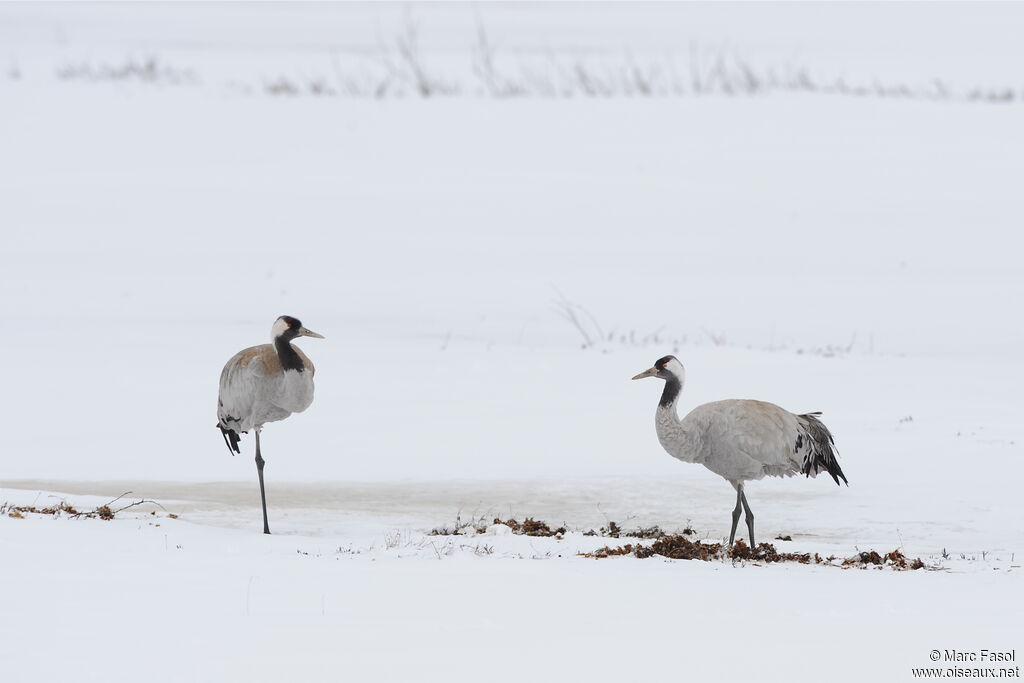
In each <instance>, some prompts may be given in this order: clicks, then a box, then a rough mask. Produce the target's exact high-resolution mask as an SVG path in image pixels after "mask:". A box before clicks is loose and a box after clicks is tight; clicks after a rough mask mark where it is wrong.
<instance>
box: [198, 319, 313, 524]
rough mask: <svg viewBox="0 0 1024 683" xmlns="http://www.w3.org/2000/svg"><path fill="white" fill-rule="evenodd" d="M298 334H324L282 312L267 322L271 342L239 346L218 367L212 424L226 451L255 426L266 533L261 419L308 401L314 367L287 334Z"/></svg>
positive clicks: (300, 407)
mask: <svg viewBox="0 0 1024 683" xmlns="http://www.w3.org/2000/svg"><path fill="white" fill-rule="evenodd" d="M297 337H315V338H317V339H323V337H322V336H321V335H319V334H317V333H316V332H312V331H310V330H307V329H306V328H305V327H303V326H302V323H301V322H299V321H298V320H297V319H295V318H292V317H290V316H281V317H280V318H278V319H277V320H276V321H275V322H274V326H273V327H272V328H271V339H272V343H270V344H261V345H259V346H251V347H249V348H247V349H243V350H242V351H239V352H238V353H236V354H235V355H234V356H232V357H231V359H230V360H229V361H228V362H227V364H225V365H224V369H223V370H222V371H221V373H220V392H219V395H218V397H217V427H218V428H219V429H220V431H221V435H222V436H223V437H224V443H226V444H227V446H228V451H229V452H231V453H232V454H234V453H241V451H240V450H239V448H238V444H239V441H240V440H241V435H242V434H245V433H247V432H249V430H254V431H255V432H256V469H257V472H258V473H259V479H260V500H261V502H262V504H263V533H266V534H269V533H270V526H269V524H268V522H267V497H266V491H265V489H264V485H263V466H264V462H265V461H264V460H263V456H262V454H261V453H260V430H261V429H263V425H265V424H266V423H268V422H277V421H278V420H283V419H285V418H286V417H288V416H289V415H291V414H292V413H301V412H302V411H304V410H305V409H306V408H308V407H309V406H310V404H312V403H313V375H314V373H315V372H316V369H315V368H314V367H313V363H312V361H310V360H309V358H308V357H307V356H306V354H305V353H303V352H302V350H301V349H299V348H298V347H295V346H292V343H291V342H292V340H293V339H295V338H297Z"/></svg>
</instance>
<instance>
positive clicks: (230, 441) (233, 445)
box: [217, 422, 242, 455]
mask: <svg viewBox="0 0 1024 683" xmlns="http://www.w3.org/2000/svg"><path fill="white" fill-rule="evenodd" d="M217 429H219V430H220V435H221V436H223V437H224V445H226V446H227V447H228V451H229V452H231V455H234V454H235V453H241V452H242V451H240V450H238V442H239V441H241V440H242V437H240V436H239V435H238V432H236V431H234V430H233V429H230V428H229V429H225V428H224V425H222V424H220V423H219V422H218V423H217Z"/></svg>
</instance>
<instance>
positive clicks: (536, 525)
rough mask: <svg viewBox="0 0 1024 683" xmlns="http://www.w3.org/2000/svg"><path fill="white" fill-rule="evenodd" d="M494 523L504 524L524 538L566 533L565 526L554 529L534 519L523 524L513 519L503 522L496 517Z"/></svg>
mask: <svg viewBox="0 0 1024 683" xmlns="http://www.w3.org/2000/svg"><path fill="white" fill-rule="evenodd" d="M494 523H495V524H504V525H505V526H507V527H508V528H509V529H511V530H512V533H514V534H520V535H522V536H562V535H563V534H565V531H566V530H565V526H560V527H558V528H557V529H552V528H551V527H550V526H548V524H547V523H546V522H541V521H539V520H536V519H534V518H533V517H527V518H526V519H524V520H523V521H522V522H518V521H516V520H515V519H512V518H509V519H504V520H503V519H500V518H498V517H495V518H494Z"/></svg>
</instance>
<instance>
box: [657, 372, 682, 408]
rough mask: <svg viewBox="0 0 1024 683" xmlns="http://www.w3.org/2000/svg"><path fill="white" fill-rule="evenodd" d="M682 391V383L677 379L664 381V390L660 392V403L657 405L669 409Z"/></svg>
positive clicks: (670, 378)
mask: <svg viewBox="0 0 1024 683" xmlns="http://www.w3.org/2000/svg"><path fill="white" fill-rule="evenodd" d="M682 390H683V383H682V382H680V381H679V378H678V377H669V378H668V379H667V380H665V390H664V391H662V392H661V401H660V402H659V403H658V405H660V406H661V407H662V408H671V407H672V406H673V405H675V402H676V399H677V398H679V392H680V391H682Z"/></svg>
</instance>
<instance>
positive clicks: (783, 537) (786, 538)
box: [775, 534, 793, 541]
mask: <svg viewBox="0 0 1024 683" xmlns="http://www.w3.org/2000/svg"><path fill="white" fill-rule="evenodd" d="M775 540H776V541H792V540H793V537H792V536H790V535H789V534H785V535H783V534H779V535H778V536H776V537H775Z"/></svg>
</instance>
